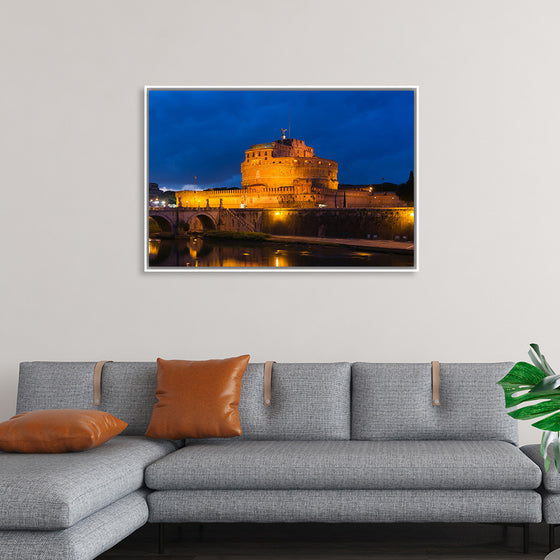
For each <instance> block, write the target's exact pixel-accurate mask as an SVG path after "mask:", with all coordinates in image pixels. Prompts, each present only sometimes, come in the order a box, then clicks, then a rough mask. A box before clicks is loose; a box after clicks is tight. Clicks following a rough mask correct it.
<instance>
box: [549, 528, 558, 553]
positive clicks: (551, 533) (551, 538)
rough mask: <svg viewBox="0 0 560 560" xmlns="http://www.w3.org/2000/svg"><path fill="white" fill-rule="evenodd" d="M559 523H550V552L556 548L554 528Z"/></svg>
mask: <svg viewBox="0 0 560 560" xmlns="http://www.w3.org/2000/svg"><path fill="white" fill-rule="evenodd" d="M556 527H557V525H554V523H549V524H548V552H552V551H553V550H554V547H555V544H554V530H555V529H556Z"/></svg>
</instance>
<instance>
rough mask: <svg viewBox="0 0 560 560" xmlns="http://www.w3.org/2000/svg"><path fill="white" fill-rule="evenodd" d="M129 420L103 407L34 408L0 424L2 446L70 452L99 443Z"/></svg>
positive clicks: (38, 450) (19, 450)
mask: <svg viewBox="0 0 560 560" xmlns="http://www.w3.org/2000/svg"><path fill="white" fill-rule="evenodd" d="M127 426H128V424H127V423H126V422H123V421H122V420H119V419H118V418H117V417H116V416H113V415H112V414H109V413H108V412H102V411H101V410H81V409H80V410H74V409H57V410H33V411H31V412H22V413H21V414H17V415H16V416H13V417H12V418H10V419H9V420H6V422H2V423H1V424H0V449H1V450H2V451H15V452H18V453H66V452H67V451H83V450H85V449H92V448H94V447H98V446H100V445H101V444H103V443H105V442H106V441H108V440H110V439H111V438H112V437H114V436H116V435H117V434H120V433H121V432H122V431H123V430H124V429H125V428H126V427H127Z"/></svg>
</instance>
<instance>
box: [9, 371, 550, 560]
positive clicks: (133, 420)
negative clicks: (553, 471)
mask: <svg viewBox="0 0 560 560" xmlns="http://www.w3.org/2000/svg"><path fill="white" fill-rule="evenodd" d="M511 366H512V364H509V363H499V364H441V380H440V383H441V388H440V401H441V404H440V406H433V404H432V373H431V367H430V364H372V363H354V364H350V363H331V364H275V365H274V367H273V373H272V403H271V406H265V405H264V403H263V389H264V383H263V364H252V363H251V364H249V366H248V368H247V371H246V372H245V375H244V377H243V383H242V390H241V399H240V404H239V413H240V420H241V426H242V429H243V435H242V436H241V437H238V438H233V439H225V440H218V439H215V440H187V441H185V442H170V441H159V440H150V439H147V438H145V437H144V436H143V434H144V432H145V430H146V427H147V425H148V422H149V419H150V415H151V410H152V406H153V404H154V402H155V397H154V393H155V387H156V364H155V363H143V362H136V363H133V362H114V363H107V364H106V365H105V367H104V369H103V379H102V396H101V404H100V405H99V406H98V407H96V406H94V405H93V370H94V363H85V362H80V363H68V362H28V363H22V364H21V366H20V379H19V389H18V402H17V411H18V412H24V411H28V410H36V409H47V408H90V409H91V408H99V409H101V410H105V411H107V412H110V413H112V414H114V415H115V416H117V417H119V418H121V419H122V420H124V421H125V422H127V423H128V427H127V428H126V430H125V431H124V432H123V434H122V435H120V436H117V437H115V438H114V439H112V440H111V441H109V442H108V443H106V444H104V445H102V446H101V447H99V448H96V449H92V450H90V451H85V452H81V453H65V454H59V455H39V454H29V455H19V454H10V453H0V557H1V558H11V559H13V560H32V559H33V560H37V559H49V560H50V559H52V558H57V559H60V560H63V559H64V560H86V559H91V558H95V557H96V556H97V555H99V554H101V553H102V552H103V551H105V550H107V549H108V548H110V547H112V546H113V545H115V544H116V543H117V542H119V541H120V540H122V539H124V538H125V537H126V536H128V535H129V534H130V533H132V532H133V531H135V530H136V529H137V528H139V527H141V526H142V525H144V524H145V523H146V522H150V523H160V524H164V523H186V522H197V523H206V522H223V523H228V522H335V523H337V522H365V523H389V522H474V523H486V522H490V523H503V524H524V526H525V527H527V526H528V525H527V524H529V523H538V522H540V521H541V516H542V513H541V511H542V510H541V495H540V494H539V492H537V488H539V486H540V484H541V479H542V473H541V469H540V468H539V466H538V465H537V464H535V462H534V460H533V459H535V458H536V457H532V456H531V458H529V457H528V456H527V454H525V453H523V452H522V451H521V450H520V449H519V448H518V447H517V423H516V421H515V420H512V419H511V418H510V417H509V416H508V415H507V414H506V413H505V411H504V408H503V392H502V389H501V388H500V387H499V386H497V385H496V382H497V381H498V380H499V379H500V378H501V377H503V376H504V375H505V374H506V373H507V371H508V370H509V369H510V368H511ZM524 536H526V532H524ZM160 545H161V543H160Z"/></svg>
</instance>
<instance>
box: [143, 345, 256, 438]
mask: <svg viewBox="0 0 560 560" xmlns="http://www.w3.org/2000/svg"><path fill="white" fill-rule="evenodd" d="M249 358H250V356H249V355H244V356H239V357H237V358H227V359H225V360H206V361H198V362H195V361H186V360H162V359H161V358H158V361H157V387H156V398H157V401H158V402H157V403H156V404H154V408H153V409H152V417H151V419H150V424H149V425H148V429H147V431H146V436H148V437H151V438H158V439H183V438H205V437H233V436H240V435H241V426H240V424H239V411H238V409H237V407H238V405H239V394H240V392H241V379H242V377H243V374H244V373H245V369H246V368H247V364H248V363H249Z"/></svg>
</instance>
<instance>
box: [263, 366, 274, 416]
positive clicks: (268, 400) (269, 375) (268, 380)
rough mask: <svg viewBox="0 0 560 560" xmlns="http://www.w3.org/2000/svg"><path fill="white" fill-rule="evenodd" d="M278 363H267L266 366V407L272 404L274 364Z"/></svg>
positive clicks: (264, 395)
mask: <svg viewBox="0 0 560 560" xmlns="http://www.w3.org/2000/svg"><path fill="white" fill-rule="evenodd" d="M275 363H276V362H265V364H264V391H263V393H264V394H263V397H264V406H270V405H271V404H272V364H275Z"/></svg>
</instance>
